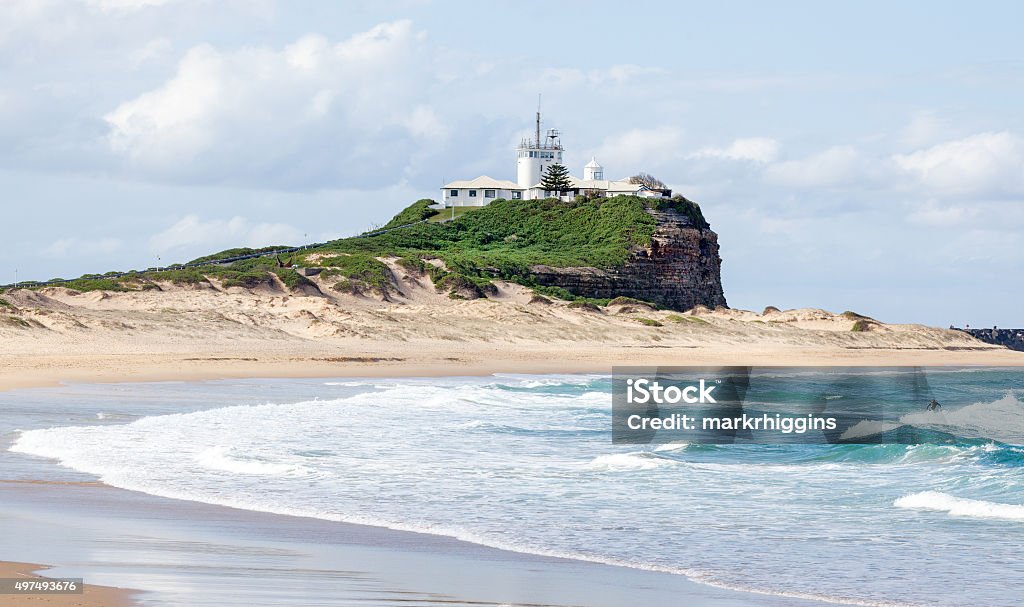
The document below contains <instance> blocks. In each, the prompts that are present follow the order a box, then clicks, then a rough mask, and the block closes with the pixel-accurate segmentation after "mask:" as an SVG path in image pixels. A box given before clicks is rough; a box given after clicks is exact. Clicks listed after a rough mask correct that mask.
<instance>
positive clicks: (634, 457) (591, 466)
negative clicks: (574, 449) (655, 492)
mask: <svg viewBox="0 0 1024 607" xmlns="http://www.w3.org/2000/svg"><path fill="white" fill-rule="evenodd" d="M674 464H675V462H673V461H672V460H669V459H665V458H661V457H658V456H656V455H653V454H651V453H649V452H646V451H638V452H634V453H613V454H610V455H599V456H597V457H595V458H594V459H592V460H590V461H589V462H587V464H586V466H584V468H585V469H587V470H592V471H594V472H627V471H630V470H651V469H653V468H660V467H662V466H671V465H674Z"/></svg>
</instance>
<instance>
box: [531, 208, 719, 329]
mask: <svg viewBox="0 0 1024 607" xmlns="http://www.w3.org/2000/svg"><path fill="white" fill-rule="evenodd" d="M647 212H648V213H650V214H651V215H653V216H654V218H655V220H656V221H657V229H656V231H655V233H654V235H653V237H652V238H651V244H650V246H649V247H647V248H644V249H639V250H636V251H635V252H634V253H633V255H632V256H631V257H630V259H629V260H628V261H627V262H626V263H625V265H623V266H622V267H619V268H612V269H598V268H588V267H570V268H554V267H550V266H544V265H537V266H532V267H531V271H532V273H533V276H534V279H535V280H536V282H537V284H540V285H544V286H553V287H562V288H564V289H566V290H568V291H570V292H571V293H573V294H575V295H579V296H582V297H594V298H613V297H619V296H626V297H634V298H637V299H643V300H645V301H650V302H653V303H656V304H659V305H661V306H664V307H666V308H671V309H675V310H689V309H690V308H693V307H694V306H697V305H703V306H707V307H709V308H717V307H720V306H726V305H727V304H726V301H725V294H724V293H723V291H722V276H721V266H722V259H721V258H720V257H719V256H718V235H717V234H715V233H714V232H713V231H712V230H711V229H710V228H704V227H700V226H698V225H696V223H695V221H694V219H693V218H691V217H689V216H687V215H684V214H682V213H680V212H678V211H676V210H672V209H666V210H648V211H647Z"/></svg>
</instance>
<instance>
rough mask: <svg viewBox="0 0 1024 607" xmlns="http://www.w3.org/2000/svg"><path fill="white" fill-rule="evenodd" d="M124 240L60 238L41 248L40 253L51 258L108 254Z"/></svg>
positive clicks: (122, 243) (115, 249) (116, 248)
mask: <svg viewBox="0 0 1024 607" xmlns="http://www.w3.org/2000/svg"><path fill="white" fill-rule="evenodd" d="M123 245H124V242H123V241H122V240H121V239H119V238H99V239H94V240H89V239H81V238H61V239H59V240H56V241H54V242H52V243H50V245H49V246H47V247H46V248H44V249H43V250H42V255H43V256H45V257H50V258H53V259H64V258H68V257H80V256H91V255H109V254H110V253H113V252H115V251H117V250H118V249H120V248H121V247H122V246H123Z"/></svg>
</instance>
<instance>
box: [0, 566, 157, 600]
mask: <svg viewBox="0 0 1024 607" xmlns="http://www.w3.org/2000/svg"><path fill="white" fill-rule="evenodd" d="M52 568H53V567H52V566H51V565H39V564H36V563H20V562H17V561H0V578H25V579H49V578H47V576H45V575H40V573H39V572H40V571H46V570H49V569H52ZM138 594H139V591H138V590H132V589H128V588H115V587H111V586H97V585H95V584H88V583H87V584H84V585H83V592H82V594H8V595H2V596H0V605H14V604H16V603H19V602H20V600H19V599H22V600H29V601H31V602H32V604H33V605H48V606H50V607H72V606H75V607H134V606H136V605H138V604H139V603H138V602H137V601H136V600H135V597H136V595H138ZM15 597H17V598H15Z"/></svg>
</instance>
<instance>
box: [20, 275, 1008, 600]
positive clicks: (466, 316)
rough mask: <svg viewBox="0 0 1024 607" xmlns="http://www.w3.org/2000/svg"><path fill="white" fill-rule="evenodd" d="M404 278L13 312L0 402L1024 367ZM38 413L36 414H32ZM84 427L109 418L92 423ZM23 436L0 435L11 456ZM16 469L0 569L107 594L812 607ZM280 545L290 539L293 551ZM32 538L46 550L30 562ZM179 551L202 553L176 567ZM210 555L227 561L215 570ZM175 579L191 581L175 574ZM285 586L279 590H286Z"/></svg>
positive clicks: (45, 297) (66, 296) (885, 341)
mask: <svg viewBox="0 0 1024 607" xmlns="http://www.w3.org/2000/svg"><path fill="white" fill-rule="evenodd" d="M393 270H394V271H395V272H396V275H397V277H398V279H399V284H401V285H403V288H402V289H401V290H400V291H399V292H397V293H391V294H390V295H389V296H387V297H381V296H374V295H366V296H354V295H348V294H339V293H336V292H333V291H330V290H329V289H327V288H323V289H321V290H318V291H315V292H313V291H306V292H292V291H289V290H288V289H287V288H285V287H284V286H283V285H277V286H276V287H275V288H263V289H259V290H248V289H242V288H230V289H221V288H219V287H218V286H217V285H216V284H212V286H209V287H206V288H182V287H176V286H174V285H170V284H168V285H163V286H162V289H163V290H161V291H156V290H152V291H145V292H133V293H120V292H91V293H78V292H75V291H70V290H67V289H61V288H48V289H43V290H41V291H28V290H16V291H10V292H7V293H5V294H4V299H5V300H6V301H7V302H9V304H10V305H9V306H5V307H4V308H0V340H2V343H3V350H2V352H0V391H6V392H4V394H5V395H6V396H8V397H9V398H12V399H14V400H12V401H11V403H12V404H15V403H17V404H19V406H20V405H23V406H25V407H27V408H28V409H32V411H33V412H34V413H33V415H35V414H36V413H35V412H39V414H40V415H42V418H40V419H43V418H45V419H49V418H48V417H47V416H48V415H49V414H50V413H52V411H51V405H47V404H46V403H48V402H66V401H67V397H66V394H65V393H63V392H60V391H61V390H68V389H71V390H72V392H73V393H75V394H77V395H78V396H81V393H80V392H74V388H73V386H75V385H79V384H118V383H120V382H154V381H197V380H215V379H241V378H318V377H337V378H344V377H392V378H398V377H439V376H475V375H490V374H494V373H528V374H550V373H590V372H597V373H608V372H610V371H611V369H612V367H613V366H615V365H629V364H638V365H704V364H713V365H739V364H748V365H772V366H780V365H781V366H787V365H804V366H808V365H826V366H828V365H855V366H856V365H984V366H1017V365H1024V353H1020V352H1013V351H1010V350H1006V349H1004V348H1000V347H995V346H990V345H987V344H984V343H982V342H979V341H977V340H975V339H973V338H972V337H970V336H968V335H966V334H964V333H961V332H956V331H950V330H945V329H937V328H932V327H925V326H921V325H891V324H885V323H882V322H879V321H875V320H872V319H868V318H866V317H862V316H860V315H858V314H854V313H849V312H847V313H842V312H840V313H834V312H828V311H824V310H817V309H799V310H786V311H782V310H774V309H768V310H766V311H764V312H750V311H742V310H728V309H718V310H708V309H704V308H698V309H694V310H690V311H686V312H679V311H668V310H656V309H653V308H650V307H648V306H645V305H642V304H638V303H623V304H620V305H613V306H607V307H604V308H592V307H579V306H571V305H570V304H569V303H568V302H561V301H551V300H539V299H538V298H535V297H534V296H533V294H532V292H530V291H529V290H527V289H525V288H523V287H520V286H518V285H514V284H506V283H503V284H500V285H499V289H500V290H499V294H498V295H497V296H495V297H493V298H491V299H483V300H473V301H460V300H452V299H450V298H448V297H447V296H444V295H439V294H437V293H436V292H435V291H434V290H433V288H432V286H431V285H430V284H429V283H427V282H425V281H424V279H422V278H419V277H416V276H410V275H407V274H402V273H401V272H400V269H399V268H397V267H395V268H393ZM62 385H64V386H65V387H60V386H62ZM69 386H70V388H69ZM115 387H116V386H115ZM26 388H37V390H26ZM40 390H41V391H40ZM53 390H56V391H57V392H51V391H53ZM62 394H64V396H61V395H62ZM51 398H58V399H60V400H57V401H51V400H49V399H51ZM35 399H41V400H40V401H39V403H40V404H38V406H34V407H33V405H31V404H30V403H33V402H35ZM67 402H70V401H67ZM24 403H29V404H24ZM205 406H214V405H212V404H210V405H205ZM28 409H26V410H28ZM102 410H105V409H97V411H102ZM170 412H174V410H173V409H171V410H157V411H150V410H138V411H134V410H133V411H131V413H132V414H133V415H135V414H138V415H153V414H164V413H170ZM87 415H89V416H92V417H95V415H99V414H98V413H95V412H93V410H92V409H90V410H89V411H88V412H87ZM33 419H36V418H33ZM68 419H77V418H75V417H73V416H72V417H69V418H65V417H59V421H57V422H56V424H58V425H60V424H66V423H68V422H67V421H66V420H68ZM126 419H129V418H126ZM38 423H40V424H42V425H43V426H46V425H54V422H52V421H50V422H46V423H44V422H42V421H39V422H38ZM14 435H15V434H14V433H9V434H8V435H7V436H8V438H7V439H6V440H7V441H8V442H7V443H6V445H5V447H6V446H7V445H9V444H10V442H9V441H10V440H13V436H14ZM4 457H6V458H8V460H9V462H8V463H9V464H10V462H14V463H13V464H10V465H12V466H13V467H9V468H8V471H7V473H6V474H5V475H4V479H3V480H2V481H0V493H2V494H3V496H4V499H3V500H2V501H3V503H4V511H3V512H2V513H0V516H2V517H3V518H5V519H6V521H7V522H8V523H10V525H9V526H10V527H12V528H15V529H17V533H18V534H19V535H18V538H20V539H18V538H16V540H15V542H16V545H20V546H21V548H20V549H19V550H17V551H15V552H9V553H5V554H4V556H5V557H7V558H15V559H18V560H29V561H33V562H44V563H49V564H52V565H56V566H58V567H57V569H55V570H54V572H55V573H54V575H65V574H66V573H67V572H68V571H71V572H73V571H75V570H76V569H74V566H75V565H76V564H77V565H83V566H86V569H87V571H88V573H89V576H88V577H87V578H86V579H87V581H93V582H94V583H100V584H108V585H109V586H125V587H137V588H147V589H152V588H159V589H162V591H164V592H167V593H175V592H178V593H180V592H182V590H181V588H178V586H176V585H181V584H182V583H183V581H182V580H191V581H192V582H193V583H195V584H199V583H208V584H213V586H211V589H212V590H211V591H210V592H209V593H207V594H204V595H203V596H204V597H205V598H203V601H208V602H194V603H192V604H210V605H217V604H222V603H221V602H218V601H224V600H228V599H227V598H225V597H232V598H231V600H235V601H237V600H245V599H244V598H242V599H239V596H242V597H244V596H246V594H247V593H249V594H251V595H252V597H259V598H260V600H269V599H267V597H269V596H276V595H275V592H278V593H279V594H280V593H284V592H286V589H287V588H291V587H295V585H296V584H298V585H304V586H303V588H304V590H303V592H304V593H305V595H304V596H320V597H321V598H323V600H324V601H325V603H324V604H339V603H338V602H337V601H338V600H358V601H361V602H369V603H371V604H392V603H393V601H395V600H399V599H401V600H402V601H403V602H404V601H407V600H415V601H417V602H418V603H419V604H428V605H449V604H463V603H465V602H466V601H470V602H474V604H484V605H487V604H493V605H500V604H507V603H509V602H510V601H514V602H519V603H532V604H545V605H547V604H550V605H562V604H565V605H568V604H574V605H578V604H587V605H595V606H608V607H618V606H625V605H632V604H637V603H636V601H637V600H638V598H642V599H643V602H644V604H647V605H669V604H674V602H675V601H676V600H677V597H678V596H680V595H685V596H687V597H690V598H691V599H692V600H693V601H695V602H694V603H693V604H699V605H709V606H732V605H753V604H756V605H813V604H817V603H815V602H814V601H805V600H802V599H796V598H792V597H789V598H784V599H779V598H777V597H767V596H761V595H748V594H745V593H737V592H734V591H729V590H722V589H717V588H713V587H711V586H706V585H701V584H697V583H694V582H692V581H690V580H688V579H686V578H685V577H682V576H677V575H669V574H663V573H655V572H650V571H638V570H631V569H623V568H619V567H609V566H606V565H599V564H595V563H584V562H578V561H571V560H564V559H552V558H546V557H537V556H530V555H523V554H518V553H512V552H505V551H502V550H497V549H493V548H485V547H482V546H478V545H475V544H468V543H465V542H458V541H456V540H451V539H447V538H439V537H435V536H424V535H421V534H406V533H403V532H400V531H391V530H386V529H378V528H371V527H359V526H355V525H347V524H346V525H339V524H338V523H330V522H326V521H313V520H310V519H304V518H298V519H293V518H290V517H284V516H277V515H272V514H261V513H254V512H248V511H241V510H235V509H232V508H223V507H218V506H211V505H202V504H194V503H191V502H180V501H176V500H167V499H163V498H158V497H153V496H149V495H144V494H138V493H134V492H129V491H123V490H121V489H114V488H111V487H107V486H105V485H103V484H102V483H99V482H97V481H96V480H95V477H91V476H89V475H81V474H70V473H66V472H56V473H53V469H54V467H52V466H50V467H47V468H46V470H47V472H43V471H42V469H41V468H39V462H38V461H36V460H30V461H28V463H26V460H25V459H24V458H22V457H20V456H15V455H11V454H6V455H5V456H4ZM113 520H118V521H129V522H130V524H128V526H127V527H126V529H129V531H122V530H121V528H120V527H119V528H117V529H115V528H114V527H112V526H111V523H110V521H113ZM132 521H134V522H132ZM54 529H60V530H61V531H62V532H66V531H69V530H73V532H72V533H70V535H62V533H58V532H55V531H54ZM130 529H134V530H135V531H130ZM282 533H283V534H284V535H285V536H286V537H288V538H289V539H288V540H287V541H285V542H284V543H281V540H280V539H279V538H280V536H281V534H282ZM139 534H141V535H139ZM33 535H35V536H36V537H43V538H45V541H43V542H35V543H33V542H32V541H31V539H30V538H32V537H33ZM179 537H189V538H191V539H190V540H189V542H188V543H183V544H181V545H179V546H177V547H176V548H174V549H173V552H172V553H168V552H167V550H168V549H169V548H168V546H170V545H171V544H172V543H174V542H177V541H178V540H177V539H176V538H179ZM240 538H241V539H240ZM325 538H326V539H325ZM97 542H99V543H102V544H103V545H107V546H112V547H114V548H116V550H114V552H113V553H110V554H107V555H106V556H103V557H102V558H98V559H97V557H96V556H95V555H90V554H88V551H89V550H91V548H90V547H92V546H94V545H96V544H97ZM240 542H241V544H240ZM240 545H242V546H243V548H244V549H243V550H242V552H238V550H239V549H240V548H239V546H240ZM43 546H45V547H46V549H43ZM114 553H116V556H111V555H113V554H114ZM210 554H213V555H219V556H216V558H213V559H210V558H208V556H209V555H210ZM229 555H230V556H229ZM283 555H289V556H283ZM204 559H205V560H204ZM253 559H255V560H256V561H260V562H255V563H254V562H253ZM284 561H287V562H284ZM182 562H192V563H200V564H198V565H195V566H194V567H183V566H182V565H181V563H182ZM271 562H272V563H273V565H272V566H271V565H270V563H271ZM3 567H4V569H3V571H4V572H7V573H4V575H8V574H9V575H10V576H15V575H30V574H31V573H30V572H31V571H34V570H37V569H38V566H33V565H23V564H19V563H7V564H5V565H3ZM452 572H462V573H460V574H459V575H454V574H453V573H452ZM68 575H71V574H70V573H68ZM253 576H256V577H260V576H263V577H260V579H261V580H262V581H261V582H259V583H253V584H251V585H246V584H243V583H242V582H240V581H239V580H240V579H252V578H253ZM171 580H174V581H173V582H172V581H171ZM368 580H370V581H368ZM509 580H513V581H514V583H511V584H510V582H509ZM572 580H583V581H582V582H580V581H577V582H572ZM133 582H136V583H133ZM274 584H280V586H279V587H277V590H275V586H274ZM489 584H490V586H489ZM318 585H319V586H318ZM316 588H319V590H316ZM525 588H543V589H546V590H545V591H537V592H528V591H525V590H524V589H525ZM317 592H319V593H320V594H319V595H317ZM190 596H192V595H190ZM195 596H197V597H198V596H199V595H195ZM218 597H220V598H218ZM338 597H341V599H338ZM752 597H753V598H752ZM278 599H279V600H280V601H282V602H281V603H274V604H287V599H286V598H284V599H282V598H280V596H278ZM26 600H27V599H24V598H22V597H16V598H12V597H0V605H27V604H39V605H88V606H99V605H105V606H108V607H110V606H118V605H128V604H131V600H132V598H131V595H130V594H128V593H127V592H125V591H120V590H117V589H114V588H105V587H100V586H90V587H89V588H88V589H87V591H86V593H85V594H84V595H81V596H79V595H75V596H70V597H32V602H31V603H27V602H24V601H26ZM195 600H197V601H198V600H199V599H198V598H196V599H195Z"/></svg>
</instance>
